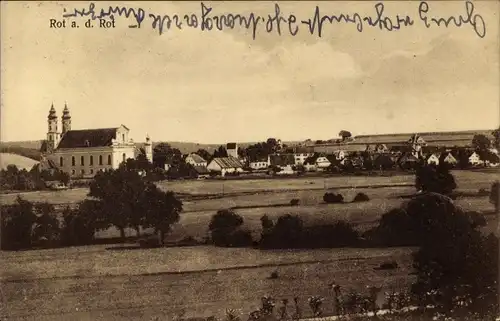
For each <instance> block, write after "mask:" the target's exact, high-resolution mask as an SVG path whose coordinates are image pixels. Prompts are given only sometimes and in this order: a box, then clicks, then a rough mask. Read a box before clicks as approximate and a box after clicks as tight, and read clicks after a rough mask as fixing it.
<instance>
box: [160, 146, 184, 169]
mask: <svg viewBox="0 0 500 321" xmlns="http://www.w3.org/2000/svg"><path fill="white" fill-rule="evenodd" d="M181 161H182V153H181V151H180V150H179V149H177V148H172V146H170V145H169V144H167V143H160V144H158V145H156V146H155V147H154V149H153V164H154V165H155V166H157V167H161V168H165V164H176V163H180V162H181Z"/></svg>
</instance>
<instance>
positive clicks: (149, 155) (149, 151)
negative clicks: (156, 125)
mask: <svg viewBox="0 0 500 321" xmlns="http://www.w3.org/2000/svg"><path fill="white" fill-rule="evenodd" d="M144 151H145V152H146V158H147V159H148V161H150V162H151V163H152V162H153V143H152V142H151V138H149V135H146V143H145V144H144Z"/></svg>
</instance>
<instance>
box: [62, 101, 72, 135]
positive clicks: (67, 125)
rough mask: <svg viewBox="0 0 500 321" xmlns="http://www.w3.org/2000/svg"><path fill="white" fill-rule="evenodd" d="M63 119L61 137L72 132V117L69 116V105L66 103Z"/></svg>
mask: <svg viewBox="0 0 500 321" xmlns="http://www.w3.org/2000/svg"><path fill="white" fill-rule="evenodd" d="M61 119H62V134H61V136H62V135H64V134H66V133H67V132H68V131H70V130H71V116H70V114H69V109H68V105H67V104H66V103H64V110H63V115H62V117H61Z"/></svg>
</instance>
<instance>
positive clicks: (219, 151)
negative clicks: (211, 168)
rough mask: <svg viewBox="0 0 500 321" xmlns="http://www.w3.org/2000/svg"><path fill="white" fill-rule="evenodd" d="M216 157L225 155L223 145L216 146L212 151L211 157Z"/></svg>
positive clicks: (225, 151)
mask: <svg viewBox="0 0 500 321" xmlns="http://www.w3.org/2000/svg"><path fill="white" fill-rule="evenodd" d="M216 157H227V150H226V148H225V147H224V146H219V148H217V149H216V150H215V151H214V156H213V158H216Z"/></svg>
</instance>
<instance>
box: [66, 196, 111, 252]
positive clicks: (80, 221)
mask: <svg viewBox="0 0 500 321" xmlns="http://www.w3.org/2000/svg"><path fill="white" fill-rule="evenodd" d="M102 212H103V209H102V202H101V201H97V200H91V199H86V200H83V201H82V202H80V203H79V204H78V206H77V208H75V209H70V208H69V207H66V208H65V209H64V211H63V213H62V216H63V226H62V229H61V241H62V243H63V244H64V245H86V244H91V243H92V241H93V239H94V234H95V232H96V231H98V230H105V229H107V228H109V223H108V222H107V220H106V217H105V216H104V215H103V213H102Z"/></svg>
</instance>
